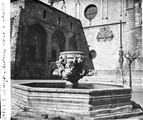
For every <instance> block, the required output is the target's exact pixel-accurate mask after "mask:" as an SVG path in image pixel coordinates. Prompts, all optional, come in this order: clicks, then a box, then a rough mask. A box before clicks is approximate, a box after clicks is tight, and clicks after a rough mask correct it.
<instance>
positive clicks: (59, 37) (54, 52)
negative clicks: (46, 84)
mask: <svg viewBox="0 0 143 120" xmlns="http://www.w3.org/2000/svg"><path fill="white" fill-rule="evenodd" d="M65 43H66V38H65V36H64V33H63V32H62V31H61V30H56V31H54V33H53V34H52V39H51V63H50V64H51V65H50V66H51V67H50V69H51V70H50V71H51V72H50V76H51V77H52V78H53V77H54V76H53V75H52V73H53V71H54V70H55V69H56V68H57V66H56V61H57V60H58V59H59V55H60V52H63V51H65Z"/></svg>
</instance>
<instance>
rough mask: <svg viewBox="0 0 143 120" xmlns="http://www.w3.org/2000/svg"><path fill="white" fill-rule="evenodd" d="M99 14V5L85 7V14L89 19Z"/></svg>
mask: <svg viewBox="0 0 143 120" xmlns="http://www.w3.org/2000/svg"><path fill="white" fill-rule="evenodd" d="M96 14H97V7H96V6H95V5H93V4H91V5H88V6H87V7H86V8H85V11H84V15H85V17H86V18H87V19H89V20H92V19H93V18H94V17H95V16H96Z"/></svg>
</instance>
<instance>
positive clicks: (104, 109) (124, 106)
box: [12, 82, 132, 120]
mask: <svg viewBox="0 0 143 120" xmlns="http://www.w3.org/2000/svg"><path fill="white" fill-rule="evenodd" d="M130 99H131V89H130V88H123V87H118V86H111V85H102V84H97V83H91V84H90V83H84V84H83V83H80V84H79V87H78V88H76V89H75V88H72V85H66V83H65V82H58V83H57V82H45V83H40V82H32V83H26V84H14V85H12V104H13V106H17V107H19V108H20V109H25V108H27V109H28V110H29V111H39V112H40V113H41V114H48V115H49V114H58V115H65V116H70V117H74V118H75V120H76V119H77V120H80V118H81V119H83V120H84V119H85V120H87V119H88V120H89V118H90V119H94V118H100V117H102V118H103V116H105V117H107V116H112V115H113V116H117V115H118V114H125V113H131V112H132V106H131V101H130ZM18 111H19V110H18Z"/></svg>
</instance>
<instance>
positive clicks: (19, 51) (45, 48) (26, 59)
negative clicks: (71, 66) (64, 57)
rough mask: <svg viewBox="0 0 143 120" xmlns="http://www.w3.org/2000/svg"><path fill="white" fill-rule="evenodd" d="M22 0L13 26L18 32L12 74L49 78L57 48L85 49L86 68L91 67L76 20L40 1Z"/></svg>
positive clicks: (56, 56)
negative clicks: (23, 4)
mask: <svg viewBox="0 0 143 120" xmlns="http://www.w3.org/2000/svg"><path fill="white" fill-rule="evenodd" d="M24 3H25V7H21V9H20V10H21V11H20V12H19V13H20V14H18V15H19V19H18V21H17V22H16V23H17V26H18V27H17V28H18V29H16V30H13V29H12V32H13V33H17V36H16V37H15V44H16V45H15V46H16V48H15V51H12V54H15V56H13V57H12V58H13V61H14V63H15V65H14V67H15V69H14V70H15V71H13V72H12V74H13V75H14V76H13V78H17V79H18V78H22V79H27V78H29V79H30V78H31V79H32V78H34V79H35V78H37V79H40V78H42V79H46V78H51V77H52V71H53V70H54V69H55V68H56V64H55V62H56V60H58V57H59V54H60V52H62V51H68V50H80V51H83V52H85V55H86V65H87V67H86V68H88V69H93V64H92V61H91V59H90V58H89V48H88V45H87V41H86V37H85V34H84V32H83V30H82V25H81V22H80V21H79V20H77V19H75V18H73V17H71V16H69V15H67V14H65V13H63V12H61V11H59V10H57V9H55V8H52V7H50V6H48V5H46V4H44V3H42V2H40V1H28V0H26V1H25V2H24ZM13 4H14V3H12V4H11V6H13ZM15 4H17V3H15ZM13 11H14V10H13ZM11 19H13V17H11ZM11 38H12V37H11ZM14 58H15V59H14Z"/></svg>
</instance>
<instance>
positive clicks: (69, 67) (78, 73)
mask: <svg viewBox="0 0 143 120" xmlns="http://www.w3.org/2000/svg"><path fill="white" fill-rule="evenodd" d="M84 59H85V56H84V53H83V52H81V51H66V52H61V53H60V57H59V61H57V66H58V69H56V70H55V71H54V72H53V74H54V75H59V76H61V77H62V79H63V80H67V81H70V82H71V83H72V84H73V88H77V87H78V81H79V79H81V78H82V77H83V76H84V75H85V74H86V72H85V68H84Z"/></svg>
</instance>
